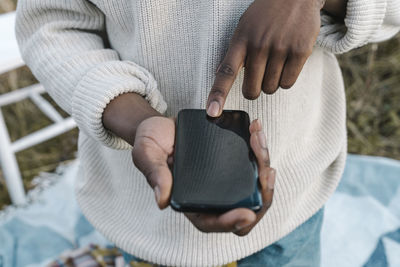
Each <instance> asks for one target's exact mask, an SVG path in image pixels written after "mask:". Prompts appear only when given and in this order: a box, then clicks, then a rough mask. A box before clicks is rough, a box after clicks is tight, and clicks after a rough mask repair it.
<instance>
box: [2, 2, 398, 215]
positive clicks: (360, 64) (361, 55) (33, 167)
mask: <svg viewBox="0 0 400 267" xmlns="http://www.w3.org/2000/svg"><path fill="white" fill-rule="evenodd" d="M16 2H17V0H0V14H1V13H6V12H10V11H13V10H15V7H16ZM338 59H339V62H340V65H341V67H342V71H343V75H344V79H345V84H346V94H347V129H348V140H349V153H356V154H365V155H377V156H384V157H389V158H393V159H398V160H400V104H399V103H400V36H399V35H398V36H397V37H396V38H393V39H391V40H390V41H387V42H384V43H380V44H372V45H368V46H365V47H363V48H360V49H357V50H354V51H352V52H351V53H347V54H345V55H340V56H338ZM34 83H37V81H36V80H35V78H34V77H33V76H32V74H31V72H30V71H29V69H28V68H27V67H23V68H19V69H17V70H14V71H11V72H9V73H6V74H3V75H0V94H3V93H7V92H10V91H13V90H16V89H18V88H23V87H25V86H28V85H31V84H34ZM46 98H47V99H50V98H48V96H46ZM53 104H54V102H53ZM2 110H3V114H4V117H5V120H6V124H7V126H8V129H9V133H10V136H11V139H12V141H14V140H16V139H18V138H20V137H22V136H24V135H26V134H28V133H31V132H33V131H35V130H38V129H40V128H42V127H44V126H46V125H49V124H50V123H51V121H50V120H49V119H48V118H47V117H46V116H44V115H43V114H42V112H41V111H40V110H39V109H38V108H37V107H36V106H35V105H33V103H31V102H30V100H25V101H22V102H19V103H17V104H13V105H9V106H6V107H4V108H3V109H2ZM57 110H58V111H60V112H61V113H62V114H63V115H66V114H65V113H63V112H62V111H61V110H60V109H59V108H58V107H57ZM77 134H78V131H77V130H76V129H74V130H72V131H70V132H67V133H65V134H63V135H61V136H59V137H57V138H54V139H51V140H50V141H47V142H45V143H42V144H40V145H37V146H35V147H33V148H30V149H27V150H23V151H21V152H19V153H18V154H17V160H18V163H19V167H20V170H21V173H22V176H23V181H24V186H25V189H26V190H29V189H32V188H33V187H34V185H33V184H32V179H33V178H34V177H35V176H37V175H38V174H39V173H41V172H51V171H54V170H55V169H56V167H57V166H58V165H59V164H60V163H63V162H64V163H65V162H68V161H71V160H73V159H74V158H75V157H76V150H77V148H76V144H77ZM8 204H10V199H9V196H8V193H7V189H6V186H5V183H4V178H3V176H2V173H1V169H0V209H2V208H4V207H5V206H6V205H8Z"/></svg>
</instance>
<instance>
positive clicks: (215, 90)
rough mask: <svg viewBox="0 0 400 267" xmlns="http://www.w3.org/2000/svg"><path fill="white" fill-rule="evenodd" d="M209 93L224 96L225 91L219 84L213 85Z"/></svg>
mask: <svg viewBox="0 0 400 267" xmlns="http://www.w3.org/2000/svg"><path fill="white" fill-rule="evenodd" d="M210 94H212V95H213V96H214V97H225V96H226V91H225V89H224V88H222V87H220V86H214V87H213V88H211V92H210Z"/></svg>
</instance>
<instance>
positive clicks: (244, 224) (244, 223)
mask: <svg viewBox="0 0 400 267" xmlns="http://www.w3.org/2000/svg"><path fill="white" fill-rule="evenodd" d="M250 224H251V222H249V221H247V220H243V221H240V222H238V223H237V224H235V229H236V231H239V230H242V229H243V228H246V227H247V226H249V225H250Z"/></svg>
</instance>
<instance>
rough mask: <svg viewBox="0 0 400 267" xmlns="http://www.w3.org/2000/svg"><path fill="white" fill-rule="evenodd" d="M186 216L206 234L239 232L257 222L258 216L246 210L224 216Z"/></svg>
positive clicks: (189, 214) (202, 214)
mask: <svg viewBox="0 0 400 267" xmlns="http://www.w3.org/2000/svg"><path fill="white" fill-rule="evenodd" d="M185 215H186V217H187V218H188V219H189V220H190V221H191V222H192V224H193V225H194V226H195V227H196V228H197V229H198V230H200V231H202V232H206V233H211V232H234V231H238V230H240V229H242V228H245V227H247V226H248V225H250V224H252V223H253V222H254V221H255V220H256V214H255V213H254V212H253V211H251V210H249V209H245V208H238V209H234V210H231V211H228V212H226V213H223V214H204V213H185Z"/></svg>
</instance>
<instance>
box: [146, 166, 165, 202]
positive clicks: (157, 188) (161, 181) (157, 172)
mask: <svg viewBox="0 0 400 267" xmlns="http://www.w3.org/2000/svg"><path fill="white" fill-rule="evenodd" d="M145 176H146V178H147V182H148V183H149V184H150V186H151V187H152V188H153V190H154V195H155V198H156V201H157V205H158V207H159V208H160V209H165V208H166V207H168V205H169V201H170V197H171V189H172V174H171V171H170V170H169V168H168V165H167V163H166V162H165V163H162V164H157V163H156V164H155V165H154V168H153V169H152V170H150V172H149V173H148V174H147V175H146V174H145Z"/></svg>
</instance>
